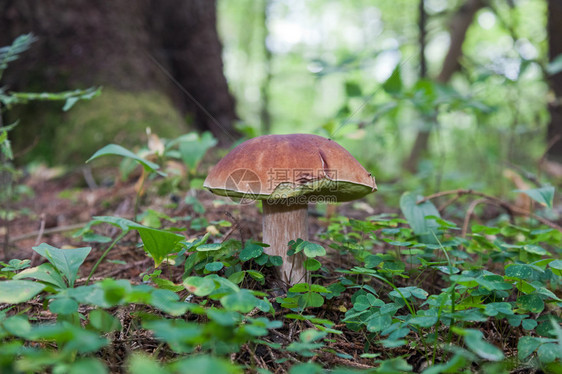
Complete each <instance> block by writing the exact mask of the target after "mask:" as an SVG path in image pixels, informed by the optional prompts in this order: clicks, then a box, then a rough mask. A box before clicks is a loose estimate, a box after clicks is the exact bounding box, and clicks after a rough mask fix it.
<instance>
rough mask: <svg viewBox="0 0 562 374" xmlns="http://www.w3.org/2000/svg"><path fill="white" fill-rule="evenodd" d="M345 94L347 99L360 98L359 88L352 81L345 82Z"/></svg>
mask: <svg viewBox="0 0 562 374" xmlns="http://www.w3.org/2000/svg"><path fill="white" fill-rule="evenodd" d="M345 94H346V96H347V97H357V96H361V95H362V93H361V86H359V85H358V84H357V83H355V82H352V81H347V82H345Z"/></svg>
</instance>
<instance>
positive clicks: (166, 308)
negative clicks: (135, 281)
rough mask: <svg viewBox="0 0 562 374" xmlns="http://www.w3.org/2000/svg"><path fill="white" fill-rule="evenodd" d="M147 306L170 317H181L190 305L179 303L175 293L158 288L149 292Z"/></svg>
mask: <svg viewBox="0 0 562 374" xmlns="http://www.w3.org/2000/svg"><path fill="white" fill-rule="evenodd" d="M137 287H140V286H137ZM149 304H150V305H152V306H153V307H155V308H156V309H158V310H161V311H163V312H164V313H168V314H170V315H172V316H181V315H183V314H185V312H187V311H188V310H189V309H190V308H191V304H189V303H184V302H181V301H179V296H178V295H177V294H176V293H175V292H173V291H170V290H162V289H158V288H154V289H152V290H151V292H150V303H149Z"/></svg>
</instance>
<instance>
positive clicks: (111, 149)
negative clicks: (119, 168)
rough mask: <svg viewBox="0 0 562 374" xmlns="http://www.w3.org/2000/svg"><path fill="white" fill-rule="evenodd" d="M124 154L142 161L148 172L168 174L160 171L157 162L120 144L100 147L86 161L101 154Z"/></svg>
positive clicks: (139, 161)
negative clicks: (146, 158)
mask: <svg viewBox="0 0 562 374" xmlns="http://www.w3.org/2000/svg"><path fill="white" fill-rule="evenodd" d="M108 155H111V156H123V157H127V158H131V159H133V160H135V161H137V162H138V163H140V164H141V165H142V166H143V167H144V169H145V170H146V171H148V172H153V173H158V174H160V175H162V176H166V174H165V173H162V172H160V171H158V169H160V165H158V164H155V163H154V162H152V161H148V160H145V159H144V158H142V157H140V156H138V155H136V154H134V153H133V152H131V151H129V150H128V149H126V148H124V147H122V146H120V145H118V144H108V145H106V146H105V147H103V148H101V149H99V150H98V151H97V152H96V153H94V154H93V155H92V157H90V158H89V159H88V160H87V161H86V162H90V161H92V160H94V159H96V158H98V157H101V156H108Z"/></svg>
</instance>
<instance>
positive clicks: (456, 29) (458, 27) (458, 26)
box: [404, 0, 484, 172]
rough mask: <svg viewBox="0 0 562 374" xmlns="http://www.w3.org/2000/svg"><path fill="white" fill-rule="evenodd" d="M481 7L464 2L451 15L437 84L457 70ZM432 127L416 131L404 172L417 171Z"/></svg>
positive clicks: (471, 0)
mask: <svg viewBox="0 0 562 374" xmlns="http://www.w3.org/2000/svg"><path fill="white" fill-rule="evenodd" d="M483 6H484V4H483V3H482V1H481V0H466V2H465V3H464V4H463V5H462V6H461V7H460V8H459V10H458V12H457V13H455V14H454V15H453V18H452V19H451V23H450V25H451V26H450V29H451V31H450V35H451V44H450V46H449V51H448V52H447V55H446V56H445V61H443V66H442V67H441V72H440V73H439V75H438V76H437V78H436V81H437V82H439V83H447V82H448V81H449V80H450V79H451V77H452V76H453V74H454V73H455V72H456V71H457V70H458V69H459V67H460V65H459V59H460V58H461V56H462V45H463V43H464V39H465V37H466V31H467V30H468V28H469V26H470V25H471V24H472V21H473V19H474V15H475V14H476V12H477V11H478V10H479V9H480V8H482V7H483ZM432 127H433V126H431V122H430V123H429V124H428V126H427V127H426V128H423V129H420V130H419V131H418V134H417V136H416V140H415V141H414V145H413V146H412V150H411V152H410V156H409V157H408V159H407V160H406V162H405V163H404V167H405V168H406V170H408V171H410V172H415V171H417V167H418V163H419V161H420V158H421V157H422V155H423V154H424V153H426V152H427V149H428V145H429V136H430V134H431V129H432Z"/></svg>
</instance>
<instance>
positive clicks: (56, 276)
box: [14, 263, 67, 289]
mask: <svg viewBox="0 0 562 374" xmlns="http://www.w3.org/2000/svg"><path fill="white" fill-rule="evenodd" d="M23 278H31V279H37V280H38V281H41V282H44V283H49V284H50V285H52V286H53V287H55V288H58V289H65V288H66V287H67V286H66V283H64V279H63V278H62V275H60V273H59V272H58V271H57V270H56V269H55V268H54V267H53V265H51V264H49V263H44V264H41V265H39V266H37V267H34V268H29V269H25V270H24V271H22V272H20V273H18V274H16V275H15V276H14V279H23Z"/></svg>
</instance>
